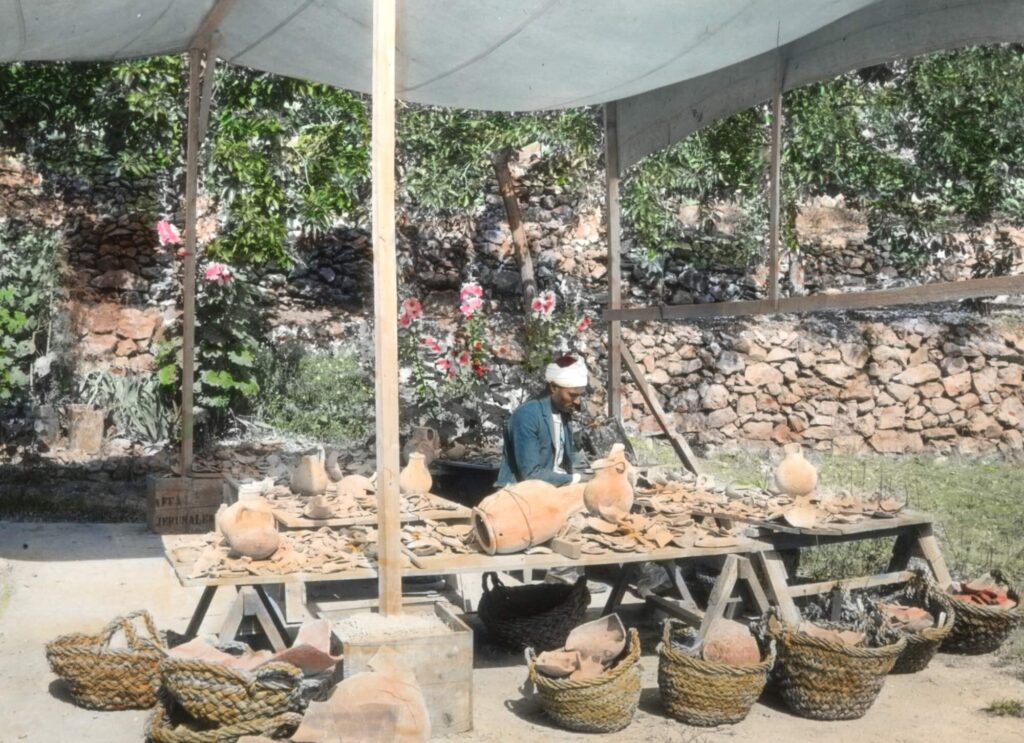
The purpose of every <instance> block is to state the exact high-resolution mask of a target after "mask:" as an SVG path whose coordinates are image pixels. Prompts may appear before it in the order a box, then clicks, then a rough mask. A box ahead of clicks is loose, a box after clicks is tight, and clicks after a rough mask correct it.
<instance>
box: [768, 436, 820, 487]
mask: <svg viewBox="0 0 1024 743" xmlns="http://www.w3.org/2000/svg"><path fill="white" fill-rule="evenodd" d="M784 451H785V452H786V456H785V457H784V458H783V460H782V461H781V462H779V466H778V467H776V468H775V484H776V485H777V486H778V488H779V490H781V491H782V492H783V493H786V494H787V495H794V496H801V495H808V494H809V493H812V492H814V488H815V486H816V485H817V484H818V470H816V469H815V468H814V465H813V464H811V463H810V462H808V461H807V460H806V459H804V455H803V451H802V450H801V449H800V444H788V445H787V446H786V448H785V450H784Z"/></svg>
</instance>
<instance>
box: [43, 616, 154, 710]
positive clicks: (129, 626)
mask: <svg viewBox="0 0 1024 743" xmlns="http://www.w3.org/2000/svg"><path fill="white" fill-rule="evenodd" d="M137 623H141V625H142V628H141V629H140V628H139V626H138V624H137ZM166 653H167V645H166V643H165V641H164V639H163V637H162V636H161V635H160V634H159V633H158V632H157V630H156V627H155V625H154V624H153V618H152V617H151V616H150V615H149V612H146V611H135V612H132V613H130V614H126V615H125V616H123V617H118V618H117V619H114V620H113V621H111V622H110V623H109V624H107V626H106V627H104V628H103V630H102V631H100V632H98V633H97V634H84V633H74V634H69V635H61V636H60V637H58V638H57V639H55V640H53V641H51V642H49V643H47V644H46V660H47V661H48V662H49V664H50V668H51V669H52V670H53V672H54V673H56V674H57V675H58V676H60V677H61V678H62V679H63V680H64V681H65V682H66V683H67V685H68V688H69V689H70V691H71V696H72V698H73V699H74V700H75V703H76V704H78V705H79V706H82V707H87V708H89V709H104V710H117V709H148V708H150V707H152V706H153V705H154V704H155V703H156V694H157V689H158V688H159V686H160V676H159V674H158V673H157V667H158V666H159V664H160V661H161V660H163V658H164V656H165V655H166Z"/></svg>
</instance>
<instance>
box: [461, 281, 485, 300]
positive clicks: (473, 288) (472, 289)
mask: <svg viewBox="0 0 1024 743" xmlns="http://www.w3.org/2000/svg"><path fill="white" fill-rule="evenodd" d="M483 296H484V290H483V287H481V286H480V285H479V284H477V283H476V282H471V283H469V284H463V285H462V290H461V291H460V292H459V301H461V302H465V301H466V297H480V298H483Z"/></svg>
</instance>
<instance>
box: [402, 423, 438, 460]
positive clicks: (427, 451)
mask: <svg viewBox="0 0 1024 743" xmlns="http://www.w3.org/2000/svg"><path fill="white" fill-rule="evenodd" d="M415 452H419V453H420V454H422V455H423V460H424V464H426V465H427V466H428V467H429V466H430V463H431V462H433V461H434V460H435V459H437V457H438V455H439V454H440V453H441V437H440V436H438V435H437V431H435V430H434V429H433V428H428V427H419V428H414V429H412V434H411V435H410V436H409V440H408V441H407V442H406V444H405V447H404V448H403V449H402V454H403V455H404V456H405V459H406V461H410V458H411V456H412V454H413V453H415Z"/></svg>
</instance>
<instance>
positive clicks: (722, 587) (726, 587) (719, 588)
mask: <svg viewBox="0 0 1024 743" xmlns="http://www.w3.org/2000/svg"><path fill="white" fill-rule="evenodd" d="M738 578H739V558H738V557H737V556H736V555H729V556H728V557H726V558H725V563H724V564H723V565H722V572H721V573H719V574H718V578H717V579H716V580H715V586H714V588H712V589H711V595H710V596H709V597H708V608H707V610H705V612H704V618H703V619H702V620H701V623H700V629H699V630H698V632H697V635H698V636H699V637H700V638H702V639H703V638H704V637H707V634H708V630H710V629H711V625H712V624H714V623H715V622H717V621H718V620H719V619H721V618H722V617H723V616H724V615H725V608H726V605H727V604H728V603H729V599H730V598H731V597H732V589H733V588H735V587H736V580H737V579H738Z"/></svg>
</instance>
